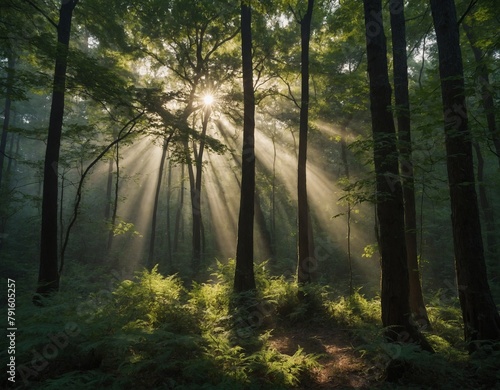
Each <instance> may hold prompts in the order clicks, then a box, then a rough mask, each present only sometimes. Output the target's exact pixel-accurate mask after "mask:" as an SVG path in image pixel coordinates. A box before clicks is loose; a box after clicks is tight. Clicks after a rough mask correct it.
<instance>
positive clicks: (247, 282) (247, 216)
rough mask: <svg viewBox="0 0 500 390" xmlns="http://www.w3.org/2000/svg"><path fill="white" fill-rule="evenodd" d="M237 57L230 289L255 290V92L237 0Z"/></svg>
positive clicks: (247, 11)
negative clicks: (239, 120) (239, 91)
mask: <svg viewBox="0 0 500 390" xmlns="http://www.w3.org/2000/svg"><path fill="white" fill-rule="evenodd" d="M241 56H242V67H243V106H244V107H243V110H244V111H243V152H242V161H241V195H240V213H239V218H238V242H237V246H236V270H235V274H234V292H236V293H241V292H246V291H252V290H255V287H256V286H255V275H254V268H253V225H254V208H255V136H254V133H255V91H254V86H253V65H252V10H251V6H250V4H248V2H247V1H246V0H242V1H241Z"/></svg>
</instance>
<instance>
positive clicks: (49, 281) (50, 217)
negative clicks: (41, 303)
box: [35, 0, 78, 302]
mask: <svg viewBox="0 0 500 390" xmlns="http://www.w3.org/2000/svg"><path fill="white" fill-rule="evenodd" d="M77 3H78V0H69V1H68V0H63V1H61V8H60V9H59V24H58V26H57V51H56V63H55V70H54V86H53V91H52V105H51V109H50V119H49V132H48V137H47V148H46V152H45V163H44V175H43V194H42V198H43V199H42V228H41V239H40V269H39V274H38V288H37V290H36V292H37V294H40V295H47V294H50V293H51V292H55V291H58V290H59V270H58V255H57V193H58V166H57V164H58V161H59V149H60V146H61V134H62V125H63V117H64V94H65V89H66V69H67V61H68V49H69V39H70V33H71V19H72V16H73V10H74V8H75V6H76V4H77ZM35 302H38V301H35Z"/></svg>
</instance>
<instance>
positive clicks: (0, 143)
mask: <svg viewBox="0 0 500 390" xmlns="http://www.w3.org/2000/svg"><path fill="white" fill-rule="evenodd" d="M15 66H16V59H15V57H14V54H13V53H12V52H9V55H8V58H7V90H6V94H5V106H4V111H3V117H4V119H3V125H2V136H1V137H0V188H2V180H3V165H4V161H5V150H6V148H7V134H8V132H9V125H10V108H11V105H12V92H13V84H14V71H15Z"/></svg>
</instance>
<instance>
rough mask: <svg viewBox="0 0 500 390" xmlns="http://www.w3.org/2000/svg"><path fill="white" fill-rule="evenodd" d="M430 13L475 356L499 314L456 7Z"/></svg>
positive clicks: (440, 3)
mask: <svg viewBox="0 0 500 390" xmlns="http://www.w3.org/2000/svg"><path fill="white" fill-rule="evenodd" d="M431 10H432V18H433V21H434V29H435V31H436V39H437V45H438V52H439V75H440V78H441V93H442V100H443V112H444V122H445V124H444V131H445V143H446V155H447V170H448V185H449V190H450V203H451V220H452V231H453V243H454V249H455V265H456V271H457V281H458V290H459V291H458V296H459V299H460V305H461V309H462V315H463V321H464V333H465V334H464V336H465V341H466V342H467V343H468V345H469V351H471V352H472V351H474V350H475V349H476V348H477V347H478V345H479V344H480V341H479V340H500V316H499V314H498V311H497V308H496V306H495V303H494V301H493V298H492V296H491V292H490V288H489V285H488V280H487V276H486V264H485V259H484V249H483V240H482V235H481V223H480V219H479V208H478V203H477V195H476V190H475V178H474V164H473V159H472V145H471V135H470V132H469V128H468V117H467V109H466V104H465V88H464V74H463V65H462V54H461V52H460V38H459V33H458V24H457V17H456V10H455V3H454V1H453V0H431Z"/></svg>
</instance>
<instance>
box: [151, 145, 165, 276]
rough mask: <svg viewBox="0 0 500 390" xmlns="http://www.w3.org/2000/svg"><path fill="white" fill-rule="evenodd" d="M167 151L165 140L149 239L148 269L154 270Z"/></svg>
mask: <svg viewBox="0 0 500 390" xmlns="http://www.w3.org/2000/svg"><path fill="white" fill-rule="evenodd" d="M167 149H168V141H167V139H164V140H163V145H162V150H161V157H160V169H159V170H158V179H157V181H156V192H155V199H154V203H153V215H152V217H151V236H150V239H149V254H148V268H149V269H152V268H153V265H154V264H153V261H154V255H155V240H156V219H157V216H158V202H159V200H160V190H161V181H162V178H163V170H164V167H165V158H166V157H167Z"/></svg>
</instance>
